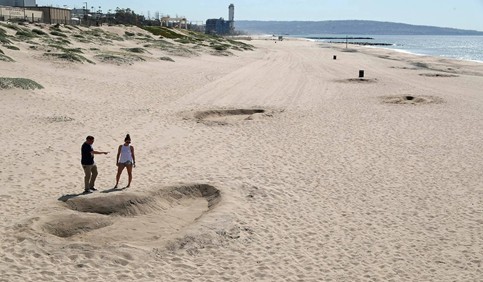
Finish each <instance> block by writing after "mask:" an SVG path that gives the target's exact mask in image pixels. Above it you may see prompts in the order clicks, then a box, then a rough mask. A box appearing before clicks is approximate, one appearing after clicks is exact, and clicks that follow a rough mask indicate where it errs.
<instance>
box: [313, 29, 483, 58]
mask: <svg viewBox="0 0 483 282" xmlns="http://www.w3.org/2000/svg"><path fill="white" fill-rule="evenodd" d="M324 36H325V37H345V35H342V36H338V35H311V36H310V37H324ZM349 37H371V38H374V39H373V40H367V39H364V40H349V41H362V42H370V43H386V44H391V45H390V46H376V47H380V48H388V49H395V50H399V51H404V52H409V53H413V54H419V55H430V56H440V57H446V58H453V59H459V60H469V61H478V62H482V63H483V36H436V35H429V36H428V35H374V36H371V35H369V36H367V35H363V36H354V35H350V36H349ZM317 41H321V42H328V41H340V42H345V40H334V39H330V40H328V39H327V40H326V39H320V40H317Z"/></svg>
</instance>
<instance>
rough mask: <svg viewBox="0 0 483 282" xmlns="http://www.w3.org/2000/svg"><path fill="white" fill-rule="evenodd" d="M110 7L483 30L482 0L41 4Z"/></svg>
mask: <svg viewBox="0 0 483 282" xmlns="http://www.w3.org/2000/svg"><path fill="white" fill-rule="evenodd" d="M86 2H87V7H89V9H91V7H94V9H95V10H99V7H101V8H100V9H101V10H102V11H103V12H107V11H108V10H109V9H112V10H113V11H114V10H115V9H116V7H119V8H130V9H131V10H134V12H136V13H137V14H143V15H145V16H148V15H150V16H151V17H154V15H155V13H156V12H159V13H160V14H161V15H170V16H171V17H175V16H176V15H179V16H184V17H186V18H188V20H189V21H192V22H204V21H206V19H209V18H220V17H223V18H225V19H227V18H228V5H229V4H230V3H233V4H234V5H235V21H236V20H277V21H292V20H304V21H324V20H375V21H389V22H398V23H407V24H415V25H431V26H439V27H452V28H461V29H471V30H479V31H483V0H228V1H224V0H185V1H183V0H174V1H173V0H172V1H160V0H136V1H132V0H131V1H127V0H116V1H115V0H85V1H82V0H80V1H76V0H74V1H70V0H37V4H38V5H39V6H54V7H61V8H62V7H68V8H82V7H85V6H86Z"/></svg>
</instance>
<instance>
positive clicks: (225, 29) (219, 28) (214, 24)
mask: <svg viewBox="0 0 483 282" xmlns="http://www.w3.org/2000/svg"><path fill="white" fill-rule="evenodd" d="M234 32H235V5H233V4H230V6H228V20H227V21H226V20H225V19H223V18H219V19H209V20H207V21H206V27H205V33H207V34H216V35H230V34H233V33H234Z"/></svg>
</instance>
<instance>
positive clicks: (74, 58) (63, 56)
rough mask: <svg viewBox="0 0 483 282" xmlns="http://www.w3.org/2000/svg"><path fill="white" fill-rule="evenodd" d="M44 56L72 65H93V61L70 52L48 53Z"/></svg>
mask: <svg viewBox="0 0 483 282" xmlns="http://www.w3.org/2000/svg"><path fill="white" fill-rule="evenodd" d="M44 56H46V57H53V58H57V59H60V60H64V61H68V62H73V63H84V62H87V63H90V64H95V63H94V62H93V61H91V60H89V59H87V58H86V57H84V56H82V55H79V54H75V53H72V52H66V53H50V52H47V53H44Z"/></svg>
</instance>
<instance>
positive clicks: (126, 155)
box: [114, 134, 136, 188]
mask: <svg viewBox="0 0 483 282" xmlns="http://www.w3.org/2000/svg"><path fill="white" fill-rule="evenodd" d="M116 165H117V175H116V186H114V188H117V185H119V179H120V178H121V174H122V171H123V170H124V168H126V170H127V175H128V183H127V186H126V188H129V187H130V186H131V181H132V168H133V167H136V157H135V156H134V147H133V146H131V136H129V134H128V135H126V138H124V144H123V145H119V149H118V150H117V157H116Z"/></svg>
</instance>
